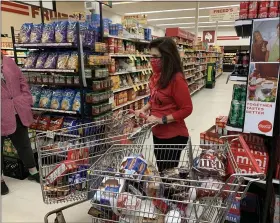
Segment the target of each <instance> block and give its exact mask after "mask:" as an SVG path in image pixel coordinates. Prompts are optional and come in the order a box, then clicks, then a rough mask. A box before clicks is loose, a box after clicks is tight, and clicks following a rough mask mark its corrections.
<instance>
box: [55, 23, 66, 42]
mask: <svg viewBox="0 0 280 223" xmlns="http://www.w3.org/2000/svg"><path fill="white" fill-rule="evenodd" d="M67 27H68V21H60V22H57V23H56V25H55V42H56V43H65V42H66V40H67Z"/></svg>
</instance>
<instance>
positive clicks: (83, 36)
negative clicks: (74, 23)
mask: <svg viewBox="0 0 280 223" xmlns="http://www.w3.org/2000/svg"><path fill="white" fill-rule="evenodd" d="M88 29H89V26H88V25H87V23H85V22H80V34H81V35H80V36H81V41H82V43H83V45H85V43H86V42H85V41H86V35H87V32H88Z"/></svg>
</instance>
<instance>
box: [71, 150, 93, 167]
mask: <svg viewBox="0 0 280 223" xmlns="http://www.w3.org/2000/svg"><path fill="white" fill-rule="evenodd" d="M88 159H89V149H88V148H79V149H69V150H68V152H67V160H72V161H75V163H76V164H86V163H88V161H89V160H88Z"/></svg>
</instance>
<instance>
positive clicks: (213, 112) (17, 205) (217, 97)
mask: <svg viewBox="0 0 280 223" xmlns="http://www.w3.org/2000/svg"><path fill="white" fill-rule="evenodd" d="M226 77H227V74H224V75H222V76H221V77H219V79H218V80H217V85H216V88H215V89H203V90H202V91H200V92H198V93H197V94H195V95H194V96H193V105H194V111H193V114H192V115H191V116H190V117H189V118H188V119H187V120H186V123H187V125H188V128H189V131H190V134H191V136H192V141H193V143H194V144H197V143H199V133H200V132H202V131H204V130H207V129H208V128H210V127H211V126H212V125H213V124H214V121H215V117H216V116H217V115H219V114H223V115H227V114H228V111H229V108H230V101H231V93H232V83H229V84H228V85H226ZM151 142H152V140H151V139H149V140H148V142H147V143H151ZM5 179H6V181H7V184H8V186H9V188H10V194H8V195H6V196H3V197H2V204H3V206H2V207H3V209H2V213H3V214H2V221H3V222H5V223H6V222H43V218H44V215H45V214H46V213H47V212H48V211H51V210H54V209H55V208H58V207H59V206H60V205H46V204H44V203H43V201H42V196H41V190H40V185H39V184H36V183H33V182H29V181H28V180H24V181H19V180H15V179H12V178H5ZM89 207H90V204H89V202H86V203H83V204H80V205H78V206H75V207H73V208H70V209H68V210H66V211H65V212H64V215H65V218H66V221H67V222H91V218H90V216H89V215H88V214H87V212H88V209H89ZM49 220H50V222H51V220H52V218H50V219H49Z"/></svg>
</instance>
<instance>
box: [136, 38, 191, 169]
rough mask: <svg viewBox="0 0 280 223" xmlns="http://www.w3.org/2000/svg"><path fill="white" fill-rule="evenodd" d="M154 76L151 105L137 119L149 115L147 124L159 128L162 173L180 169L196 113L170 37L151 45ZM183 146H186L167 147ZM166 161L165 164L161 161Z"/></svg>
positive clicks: (158, 154)
mask: <svg viewBox="0 0 280 223" xmlns="http://www.w3.org/2000/svg"><path fill="white" fill-rule="evenodd" d="M150 50H151V56H152V57H151V65H152V69H153V75H152V77H151V79H150V83H149V87H150V92H151V98H150V101H149V102H148V103H147V104H146V105H145V107H143V108H142V109H141V110H138V111H136V115H137V116H139V114H141V113H142V114H146V115H149V116H148V119H147V121H148V122H154V123H156V124H157V125H156V126H155V127H154V128H153V129H152V132H153V140H154V144H155V145H156V146H155V147H156V148H155V156H156V159H157V166H158V170H159V171H160V172H162V171H163V170H164V169H168V168H172V167H177V166H178V164H179V162H178V161H179V160H180V155H181V152H182V149H183V148H184V147H185V146H184V145H186V144H187V142H188V137H189V133H188V129H187V127H186V124H185V121H184V119H185V118H187V117H188V116H189V115H190V114H191V113H192V110H193V106H192V100H191V96H190V92H189V88H188V84H187V82H186V80H185V78H184V75H183V69H182V64H181V58H180V55H179V52H178V49H177V46H176V44H175V42H174V41H173V40H172V39H171V38H168V37H162V38H158V39H155V40H153V41H152V42H151V43H150ZM168 144H169V145H170V144H177V145H178V144H181V145H183V146H176V147H171V146H166V145H168ZM160 160H162V161H160Z"/></svg>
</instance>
